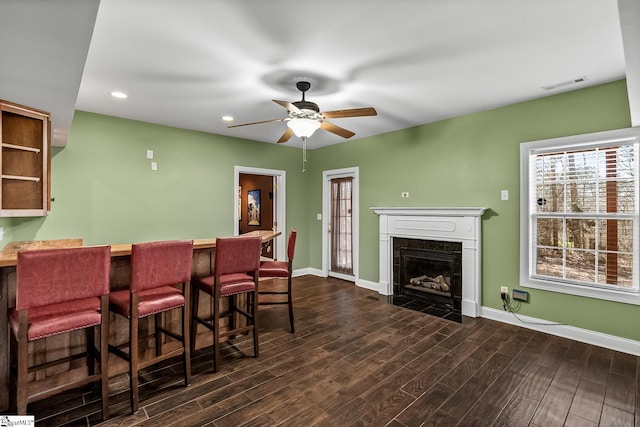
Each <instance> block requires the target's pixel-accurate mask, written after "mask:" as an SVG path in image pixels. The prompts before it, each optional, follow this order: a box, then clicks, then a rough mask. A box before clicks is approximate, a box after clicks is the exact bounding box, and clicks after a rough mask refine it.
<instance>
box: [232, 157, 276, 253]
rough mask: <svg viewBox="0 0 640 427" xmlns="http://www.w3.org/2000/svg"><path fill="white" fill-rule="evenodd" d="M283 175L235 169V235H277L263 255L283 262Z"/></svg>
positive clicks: (254, 169) (243, 167) (237, 167)
mask: <svg viewBox="0 0 640 427" xmlns="http://www.w3.org/2000/svg"><path fill="white" fill-rule="evenodd" d="M285 178H286V172H285V171H282V170H274V169H261V168H251V167H245V166H236V167H235V171H234V184H235V185H234V204H233V206H234V219H235V220H234V234H235V235H239V234H243V233H247V232H250V231H254V230H273V231H280V232H281V235H280V236H278V237H277V238H276V239H274V240H273V242H272V244H270V245H266V246H265V248H264V249H263V253H262V255H263V256H265V257H268V258H274V259H278V260H284V259H286V258H285V249H286V243H285V235H286V232H285V231H286V222H285V218H286V209H285V206H286V199H285V194H286V191H285V190H286V189H285V181H286V179H285Z"/></svg>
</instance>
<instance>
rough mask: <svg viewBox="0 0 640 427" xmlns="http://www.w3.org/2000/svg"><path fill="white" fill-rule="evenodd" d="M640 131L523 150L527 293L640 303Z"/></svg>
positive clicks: (523, 244) (535, 145)
mask: <svg viewBox="0 0 640 427" xmlns="http://www.w3.org/2000/svg"><path fill="white" fill-rule="evenodd" d="M639 139H640V129H624V130H618V131H610V132H600V133H596V134H589V135H576V136H571V137H566V138H557V139H552V140H545V141H535V142H527V143H523V144H521V145H520V157H521V169H520V175H521V177H520V191H521V196H520V210H521V212H520V216H521V219H520V240H521V241H520V245H521V248H520V282H521V285H522V286H529V287H534V288H540V289H546V290H551V291H556V292H564V293H570V294H576V295H582V296H589V297H595V298H602V299H609V300H614V301H621V302H630V303H634V304H640V294H639V286H638V260H639V256H638V248H639V246H638V233H639V229H638V225H639V223H638V199H639V197H638V194H639V193H638V188H639V186H638V172H639V170H638V157H639V142H638V141H639Z"/></svg>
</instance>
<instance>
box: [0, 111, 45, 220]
mask: <svg viewBox="0 0 640 427" xmlns="http://www.w3.org/2000/svg"><path fill="white" fill-rule="evenodd" d="M0 113H1V114H2V120H1V122H0V134H1V135H2V150H1V154H0V157H1V162H0V167H1V175H0V216H43V215H46V214H47V209H48V207H49V164H50V163H49V158H50V149H49V114H48V113H45V112H43V111H39V110H35V109H32V108H28V107H23V106H21V105H17V104H13V103H9V102H5V101H0Z"/></svg>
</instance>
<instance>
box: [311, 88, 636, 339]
mask: <svg viewBox="0 0 640 427" xmlns="http://www.w3.org/2000/svg"><path fill="white" fill-rule="evenodd" d="M371 120H375V119H371ZM629 126H630V114H629V103H628V98H627V91H626V84H625V82H624V81H617V82H613V83H609V84H604V85H599V86H596V87H592V88H587V89H583V90H578V91H573V92H568V93H564V94H559V95H555V96H549V97H546V98H542V99H538V100H533V101H528V102H523V103H520V104H516V105H511V106H508V107H503V108H497V109H494V110H490V111H484V112H481V113H476V114H470V115H466V116H461V117H456V118H454V119H450V120H444V121H440V122H437V123H432V124H427V125H423V126H418V127H414V128H409V129H405V130H401V131H397V132H392V133H388V134H385V135H379V136H375V137H371V138H366V139H361V140H355V141H351V142H347V143H344V144H338V145H333V146H330V147H325V148H323V149H319V150H314V151H313V152H312V155H311V159H310V160H311V165H312V170H311V171H310V172H311V174H312V179H311V188H310V193H311V194H321V192H322V187H321V185H322V171H323V170H326V169H337V168H343V167H349V166H359V167H360V278H361V279H364V280H369V281H373V282H378V271H379V270H378V269H379V265H378V264H379V263H378V259H379V254H378V251H379V244H378V239H379V230H378V217H377V216H376V215H375V214H374V213H373V212H372V211H371V210H370V209H369V208H370V207H376V206H424V207H431V206H433V207H437V206H441V207H442V206H444V207H449V206H455V207H464V206H466V207H488V208H490V211H488V212H487V213H485V215H484V217H483V221H482V228H483V230H482V305H483V306H488V307H493V308H497V309H502V306H501V301H500V298H499V296H500V286H501V285H507V286H509V288H514V287H519V271H518V268H519V193H520V192H519V179H520V175H519V173H520V172H519V144H520V143H521V142H525V141H532V140H539V139H546V138H552V137H559V136H565V135H573V134H581V133H590V132H596V131H602V130H608V129H617V128H625V127H629ZM503 189H506V190H509V200H508V201H501V200H500V190H503ZM403 191H408V192H409V193H410V198H408V199H406V198H405V199H403V198H401V192H403ZM321 203H322V201H321V198H320V197H319V196H318V197H314V198H313V199H312V200H311V201H310V209H311V212H321ZM309 231H310V233H311V236H310V237H311V241H314V242H315V241H320V237H321V224H320V223H319V222H317V221H315V220H312V221H311V222H310V225H309ZM310 262H311V266H312V267H316V268H320V266H321V264H322V259H321V251H320V249H319V248H318V245H312V247H311V248H310ZM528 290H529V291H530V294H531V302H530V303H529V304H523V305H522V309H521V310H520V313H522V314H525V315H529V316H533V317H537V318H540V319H547V320H549V321H555V322H561V323H567V324H570V325H573V326H577V327H580V328H586V329H590V330H594V331H599V332H603V333H607V334H612V335H617V336H621V337H626V338H631V339H640V329H638V328H637V326H636V325H637V324H638V321H639V320H640V308H639V307H638V306H635V305H628V304H619V303H613V302H607V301H600V300H595V299H590V298H582V297H575V296H570V295H565V294H558V293H551V292H545V291H538V290H535V289H528Z"/></svg>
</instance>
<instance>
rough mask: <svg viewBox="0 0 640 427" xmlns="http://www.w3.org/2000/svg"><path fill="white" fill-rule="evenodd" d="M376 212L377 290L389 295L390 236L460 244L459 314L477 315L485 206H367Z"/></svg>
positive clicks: (478, 309)
mask: <svg viewBox="0 0 640 427" xmlns="http://www.w3.org/2000/svg"><path fill="white" fill-rule="evenodd" d="M371 209H372V210H373V211H374V212H375V213H376V214H377V215H379V216H380V278H379V280H380V288H379V289H380V293H381V294H383V295H393V277H392V276H393V238H394V237H404V238H409V239H424V240H434V241H447V242H460V243H461V244H462V306H461V311H462V315H464V316H469V317H477V316H479V315H480V295H481V288H480V278H481V275H480V266H481V253H480V249H481V242H480V236H481V224H482V222H481V218H482V215H483V214H484V212H485V211H486V210H487V208H386V207H381V208H377V207H376V208H371Z"/></svg>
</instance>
